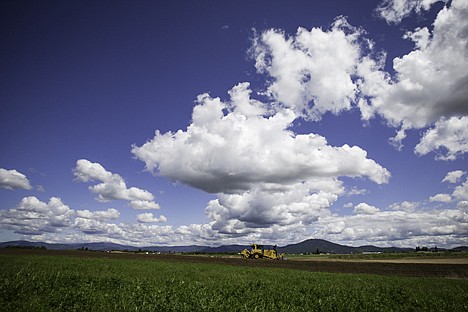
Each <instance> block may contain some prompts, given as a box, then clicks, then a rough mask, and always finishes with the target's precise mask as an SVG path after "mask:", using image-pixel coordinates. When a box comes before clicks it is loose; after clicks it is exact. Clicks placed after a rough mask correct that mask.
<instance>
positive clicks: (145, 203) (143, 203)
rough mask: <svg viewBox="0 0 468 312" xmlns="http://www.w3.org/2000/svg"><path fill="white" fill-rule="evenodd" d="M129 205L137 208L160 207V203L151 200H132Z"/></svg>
mask: <svg viewBox="0 0 468 312" xmlns="http://www.w3.org/2000/svg"><path fill="white" fill-rule="evenodd" d="M129 205H130V206H131V207H132V208H133V209H137V210H150V209H159V208H160V207H159V204H157V203H155V202H153V201H149V200H132V201H131V202H130V203H129Z"/></svg>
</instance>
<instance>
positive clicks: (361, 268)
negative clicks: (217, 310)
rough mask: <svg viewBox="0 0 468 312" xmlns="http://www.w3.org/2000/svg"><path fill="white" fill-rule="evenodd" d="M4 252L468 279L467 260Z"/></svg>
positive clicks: (38, 251) (14, 250)
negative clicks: (421, 261)
mask: <svg viewBox="0 0 468 312" xmlns="http://www.w3.org/2000/svg"><path fill="white" fill-rule="evenodd" d="M0 254H15V255H22V256H27V255H44V256H47V255H50V256H71V257H83V258H108V259H132V260H151V259H154V260H158V261H173V262H188V263H200V264H202V263H212V264H221V265H234V266H248V267H258V268H281V269H293V270H304V271H311V272H331V273H352V274H377V275H396V276H415V277H448V278H461V279H468V264H466V263H444V262H443V261H442V262H441V263H420V262H414V263H413V262H410V261H407V262H404V263H396V262H392V261H391V260H389V261H388V262H385V260H383V261H379V262H374V261H363V260H346V261H343V260H337V261H334V260H331V259H326V260H322V261H321V260H314V261H300V260H266V259H259V260H254V259H242V258H240V256H239V257H221V256H204V255H203V256H192V255H174V254H160V255H157V254H154V255H153V254H148V255H147V254H141V253H140V254H135V253H127V252H126V253H109V252H98V251H71V250H39V249H0Z"/></svg>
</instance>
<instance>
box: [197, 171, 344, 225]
mask: <svg viewBox="0 0 468 312" xmlns="http://www.w3.org/2000/svg"><path fill="white" fill-rule="evenodd" d="M325 183H328V188H326V187H325ZM342 192H343V188H342V186H341V182H340V181H338V180H336V179H330V180H329V181H328V182H326V181H318V180H317V181H310V182H305V183H295V184H291V185H289V186H285V187H283V189H281V190H275V191H268V190H265V189H261V188H260V187H256V188H252V189H251V190H249V191H246V192H244V193H239V194H218V199H215V200H212V201H210V202H209V204H208V207H207V208H206V214H207V216H208V218H209V219H210V220H212V221H214V223H213V229H215V230H217V231H219V232H220V233H230V234H248V233H252V232H254V229H258V228H266V227H271V226H272V225H279V226H287V225H293V224H298V223H301V224H304V225H307V224H311V223H312V222H314V221H316V220H318V218H319V217H321V216H324V215H328V214H330V212H329V210H328V208H329V207H330V206H331V205H332V204H333V203H334V202H335V201H336V200H337V198H338V195H339V194H341V193H342Z"/></svg>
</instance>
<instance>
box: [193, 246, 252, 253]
mask: <svg viewBox="0 0 468 312" xmlns="http://www.w3.org/2000/svg"><path fill="white" fill-rule="evenodd" d="M245 248H247V249H249V248H250V246H247V245H227V246H219V247H205V249H203V251H202V252H206V253H216V252H220V253H221V252H222V253H228V252H229V253H232V252H240V251H241V250H244V249H245Z"/></svg>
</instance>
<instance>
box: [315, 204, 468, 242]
mask: <svg viewBox="0 0 468 312" xmlns="http://www.w3.org/2000/svg"><path fill="white" fill-rule="evenodd" d="M330 224H340V227H339V228H337V227H336V226H330ZM369 224H372V226H369ZM316 227H317V231H316V235H317V236H319V237H327V238H329V239H330V240H332V241H341V242H343V241H354V242H356V241H363V242H373V243H376V244H378V245H382V246H385V245H388V244H389V242H391V243H390V244H391V245H393V246H404V247H408V246H416V245H418V244H419V245H421V244H427V243H428V242H430V243H432V244H437V245H451V246H454V245H460V244H464V243H466V237H467V235H468V215H467V214H466V213H465V212H464V211H462V210H461V209H445V210H427V209H421V210H415V211H377V212H375V213H373V214H355V215H353V216H331V217H329V218H323V219H321V220H319V221H318V222H316ZM338 230H339V231H338Z"/></svg>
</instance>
